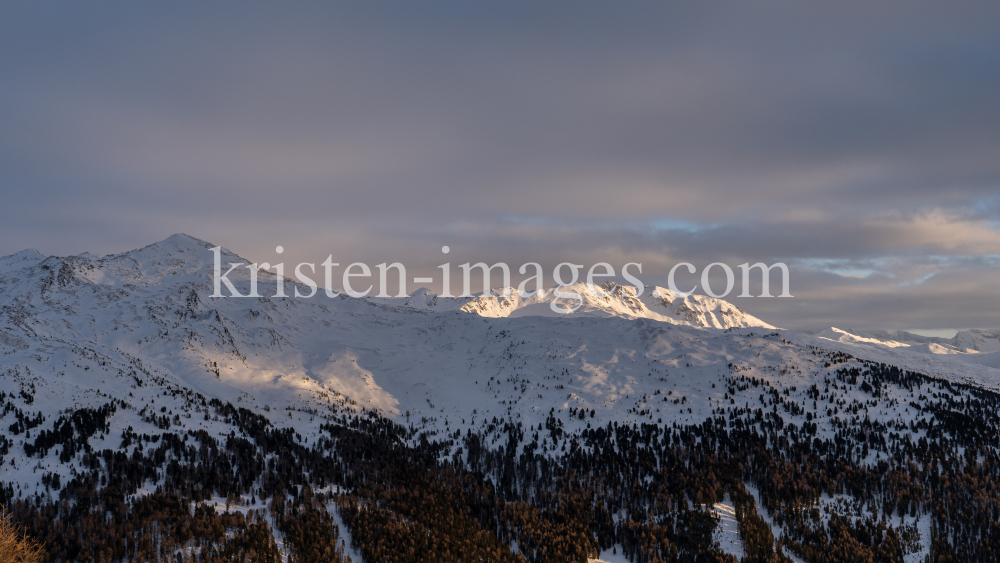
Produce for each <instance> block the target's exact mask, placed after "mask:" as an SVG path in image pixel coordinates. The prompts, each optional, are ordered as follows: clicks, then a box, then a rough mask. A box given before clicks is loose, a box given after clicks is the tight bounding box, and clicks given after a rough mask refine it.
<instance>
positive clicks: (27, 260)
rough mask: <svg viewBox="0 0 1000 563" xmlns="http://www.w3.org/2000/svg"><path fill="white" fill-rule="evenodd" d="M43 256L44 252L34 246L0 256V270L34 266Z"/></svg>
mask: <svg viewBox="0 0 1000 563" xmlns="http://www.w3.org/2000/svg"><path fill="white" fill-rule="evenodd" d="M45 258H46V256H45V255H44V254H42V253H41V252H38V251H37V250H35V249H34V248H28V249H25V250H22V251H20V252H15V253H14V254H11V255H10V256H3V257H0V272H8V271H15V270H20V269H22V268H27V267H29V266H34V265H35V264H38V263H39V262H41V261H42V260H45Z"/></svg>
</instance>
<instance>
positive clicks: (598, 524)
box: [0, 351, 1000, 563]
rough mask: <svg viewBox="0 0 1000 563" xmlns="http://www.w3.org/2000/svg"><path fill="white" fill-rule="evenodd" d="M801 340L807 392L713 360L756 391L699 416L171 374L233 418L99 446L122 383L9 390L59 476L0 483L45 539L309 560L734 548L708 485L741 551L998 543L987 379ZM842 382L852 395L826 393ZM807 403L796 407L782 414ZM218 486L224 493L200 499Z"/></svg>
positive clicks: (968, 553) (134, 556)
mask: <svg viewBox="0 0 1000 563" xmlns="http://www.w3.org/2000/svg"><path fill="white" fill-rule="evenodd" d="M814 353H816V354H819V355H821V356H822V355H826V356H827V357H826V362H825V365H827V366H829V367H830V369H829V373H830V376H828V377H827V378H826V379H825V381H823V383H824V385H822V386H818V385H814V386H813V388H812V389H810V390H809V396H810V397H812V398H814V403H813V404H812V405H809V404H806V406H805V407H803V406H801V405H799V404H797V403H795V402H792V401H789V400H786V398H787V396H788V393H787V391H788V390H787V389H782V388H781V387H780V386H777V385H776V384H775V383H774V382H768V381H765V380H763V379H758V378H757V377H753V376H749V377H748V376H745V375H742V374H741V370H740V369H739V366H734V365H730V366H729V369H730V374H729V375H728V376H727V377H726V380H725V385H726V386H727V390H728V394H729V395H732V396H733V397H735V396H737V395H738V394H739V395H740V396H741V397H745V396H748V395H749V396H757V395H759V400H758V404H759V406H756V405H751V404H750V403H749V402H746V404H745V405H744V406H740V405H738V404H736V401H735V400H731V401H730V404H729V405H726V406H720V407H718V408H717V409H716V411H715V412H714V414H713V415H712V416H711V417H709V418H707V419H705V420H704V421H702V422H701V423H699V424H690V425H683V426H682V425H678V424H676V423H672V424H669V425H668V424H659V423H649V424H646V423H643V424H631V425H627V424H618V423H616V422H609V423H607V424H605V425H603V426H601V425H597V424H596V423H595V424H590V422H588V424H587V426H588V428H587V429H586V430H584V431H582V432H579V433H572V434H571V433H569V432H566V431H564V423H563V421H564V419H565V418H564V417H569V416H573V417H577V418H578V419H583V420H587V421H590V420H594V419H592V414H591V413H588V412H587V411H585V410H579V411H572V412H555V410H554V409H553V412H551V413H550V414H549V416H548V419H547V420H546V422H545V423H544V424H539V425H538V426H526V425H524V424H523V423H519V422H516V421H510V420H504V419H496V418H494V419H492V420H489V421H488V422H486V423H485V424H484V426H483V427H482V428H481V429H480V430H479V431H477V432H473V431H472V430H471V429H467V430H466V431H465V432H464V433H463V432H462V431H460V430H456V431H455V432H454V433H453V434H449V435H443V436H442V435H437V436H433V435H431V434H430V433H426V432H419V431H417V429H416V428H415V427H414V426H409V427H406V426H404V425H401V424H399V423H396V422H393V421H391V420H389V419H387V418H384V417H381V416H379V415H377V414H374V413H370V412H362V411H356V412H350V411H345V412H343V413H342V414H340V415H339V416H334V417H330V418H329V419H328V421H327V422H326V423H324V424H323V425H322V430H323V433H322V437H321V438H319V439H316V440H314V441H313V443H306V441H305V440H303V439H302V437H301V436H299V435H297V433H296V432H295V431H294V429H291V428H278V427H276V426H274V425H273V424H272V423H271V422H270V421H269V420H268V419H267V418H265V417H264V416H262V415H260V414H255V413H253V412H251V411H250V410H247V409H244V408H241V407H236V406H233V405H232V404H230V403H223V402H221V401H219V400H217V399H211V400H208V399H206V398H204V397H202V396H199V395H197V394H193V393H187V394H186V395H185V397H184V398H185V400H187V401H189V402H190V403H191V404H192V405H193V406H197V407H200V408H201V409H202V411H203V412H204V413H205V416H206V417H208V416H211V417H218V418H219V420H222V421H225V422H226V423H228V424H230V425H231V426H232V431H231V432H230V434H229V435H228V436H225V437H213V436H211V435H209V434H208V433H206V432H204V431H180V432H174V431H171V430H172V428H171V427H170V421H169V420H168V419H166V418H164V419H163V420H162V421H161V422H162V425H161V426H160V427H161V428H162V429H163V432H162V433H161V434H157V435H152V436H151V435H148V434H138V433H136V432H134V431H126V432H123V433H122V435H121V436H120V440H121V441H120V445H119V447H118V448H116V449H107V448H105V449H100V450H98V449H97V448H95V447H93V445H92V444H91V439H92V438H93V437H94V436H95V435H96V434H99V433H103V432H106V431H107V425H108V422H107V420H108V418H109V417H110V416H113V415H114V414H115V412H117V411H118V410H120V409H129V408H132V407H131V406H130V405H128V404H127V403H126V402H125V401H121V400H112V401H110V402H108V403H107V404H106V405H105V406H104V407H102V408H99V409H79V410H77V411H76V412H73V413H68V414H65V415H63V416H60V417H59V418H58V419H56V420H55V421H52V422H51V424H42V423H41V422H40V421H39V420H38V419H37V418H36V419H32V418H29V417H27V416H25V415H24V414H23V413H21V412H20V410H18V409H16V408H14V407H13V406H12V405H13V403H12V402H8V401H7V399H8V397H6V396H5V397H4V400H5V404H6V405H7V406H6V407H5V408H6V411H7V412H14V414H15V417H14V419H15V421H14V422H13V425H12V426H13V428H12V430H14V431H16V432H17V433H20V432H25V433H28V435H29V436H30V438H29V439H28V440H26V441H25V444H24V448H25V450H26V452H27V453H29V454H32V455H35V456H43V455H45V453H46V452H48V450H51V449H53V448H58V450H59V452H60V454H59V459H60V460H61V461H62V462H64V463H69V464H71V466H72V474H73V477H72V478H71V479H69V480H66V479H62V480H60V478H59V477H58V475H55V474H52V475H44V476H43V478H42V482H43V483H44V485H45V490H44V491H42V490H39V491H25V490H22V489H20V488H19V487H18V486H16V485H15V484H13V483H10V484H5V485H4V486H3V487H2V489H0V501H2V504H3V505H4V506H6V507H7V508H8V510H9V512H10V513H11V514H12V517H13V519H14V520H16V521H17V522H20V525H21V526H23V531H25V532H26V533H27V534H28V535H29V536H30V537H33V538H36V539H37V540H39V541H40V542H41V543H42V546H43V550H44V551H43V553H44V555H45V557H46V559H47V560H49V561H81V562H112V561H140V560H141V561H169V562H187V561H198V562H201V561H206V562H208V561H279V560H280V559H281V556H280V550H279V545H278V544H277V541H278V540H276V538H279V539H280V541H281V542H282V544H283V548H284V550H285V551H286V552H287V553H288V557H289V560H290V561H295V562H309V563H312V562H321V561H333V562H340V561H347V560H349V555H348V552H349V551H351V549H353V550H354V552H355V553H360V554H361V557H362V558H363V559H364V561H366V562H417V561H428V562H430V561H510V562H516V561H521V562H523V561H531V562H586V561H587V560H588V558H594V557H596V556H597V555H598V553H599V552H600V551H601V550H606V549H609V548H610V549H614V550H615V551H617V550H618V549H621V550H622V552H623V554H624V556H625V557H626V558H627V559H628V560H629V561H632V562H635V563H654V562H688V561H690V562H695V561H698V562H702V561H719V562H723V561H735V560H736V558H735V557H733V556H732V555H727V554H725V553H723V552H722V551H721V550H720V549H719V546H718V544H717V543H716V542H715V541H714V540H713V532H714V530H715V528H716V527H717V526H718V519H717V517H716V515H715V514H714V512H713V511H712V510H710V507H711V506H712V505H713V504H714V503H716V502H719V501H721V500H723V499H724V498H728V499H730V501H731V502H732V504H733V505H734V506H735V508H736V518H737V522H738V529H739V536H740V539H741V540H742V542H743V549H744V556H743V558H742V561H745V562H748V563H749V562H779V561H790V559H789V558H788V555H789V554H791V555H794V556H796V557H798V558H800V559H801V560H804V561H808V562H809V563H834V562H844V563H847V562H851V563H855V562H872V563H875V562H878V563H890V562H901V561H903V558H904V555H905V554H907V553H911V552H915V551H916V550H917V548H918V546H919V545H920V544H921V542H926V544H927V545H929V548H930V549H929V555H928V560H929V561H932V562H952V561H962V562H963V563H970V562H977V563H978V562H983V563H986V562H994V561H997V560H998V557H1000V524H998V520H1000V490H998V488H997V485H996V483H998V482H1000V457H998V449H997V445H998V443H1000V441H998V438H1000V436H998V429H1000V416H998V412H1000V396H998V395H997V394H995V393H993V392H990V391H985V390H982V389H980V388H976V387H969V386H964V385H958V384H955V383H950V382H947V381H943V380H937V379H934V378H930V377H927V376H925V375H922V374H919V373H913V372H910V371H905V370H900V369H898V368H896V367H892V366H887V365H884V364H875V363H871V362H864V361H861V360H857V359H854V358H851V357H849V356H846V355H844V354H831V353H828V352H823V351H816V352H814ZM890 388H892V389H894V390H895V391H896V392H897V393H896V394H897V395H898V392H905V393H907V394H912V395H913V397H914V401H913V402H912V403H911V404H910V405H909V407H908V408H910V409H912V410H913V411H915V412H916V413H917V414H916V415H915V416H914V417H913V418H912V419H911V420H910V422H909V423H908V424H903V423H900V424H892V423H891V422H890V423H889V424H884V423H880V422H872V420H871V418H870V417H869V416H867V415H866V412H867V411H868V410H869V409H875V408H878V405H879V402H880V401H881V400H885V399H884V397H885V395H886V394H887V391H888V390H889V389H890ZM852 389H860V390H862V391H863V392H864V393H865V394H866V395H865V396H866V397H868V398H867V400H866V401H865V402H864V403H862V402H859V401H856V400H855V401H853V402H851V403H847V401H845V400H843V399H839V398H838V397H839V393H840V392H843V391H846V390H852ZM806 403H808V402H806ZM803 409H804V410H805V411H806V422H805V423H804V424H802V425H796V424H795V423H793V422H786V420H785V417H788V418H789V419H791V417H790V416H789V415H799V414H801V411H802V410H803ZM834 409H836V412H837V415H836V416H835V417H834V419H833V420H834V426H835V428H836V434H835V436H834V437H833V438H832V439H830V438H822V439H821V438H820V437H818V435H817V426H816V424H815V423H812V422H809V421H810V420H811V419H812V418H813V413H814V412H817V411H818V410H822V411H823V412H824V413H825V414H833V413H834ZM5 414H6V413H5ZM117 439H118V438H115V440H116V441H117ZM4 448H5V449H4V453H6V452H7V448H9V444H5V445H4ZM449 452H451V455H450V456H449ZM873 460H874V461H873ZM151 484H154V485H155V487H151V486H150V485H151ZM223 498H224V499H225V502H226V508H222V507H221V506H218V505H217V504H212V503H209V502H206V501H209V500H211V499H223ZM823 499H827V501H826V502H821V501H822V500H823ZM830 499H836V503H832V502H831V500H830ZM920 522H925V523H929V527H928V526H924V528H923V529H924V530H925V531H926V530H928V529H929V530H930V537H923V536H922V535H921V533H920V529H921V528H920V526H918V525H917V524H918V523H920ZM924 536H926V533H925V534H924Z"/></svg>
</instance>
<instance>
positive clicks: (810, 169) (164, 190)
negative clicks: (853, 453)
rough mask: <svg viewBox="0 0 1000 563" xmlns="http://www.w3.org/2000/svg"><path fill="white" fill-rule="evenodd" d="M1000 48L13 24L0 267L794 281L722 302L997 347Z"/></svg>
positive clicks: (406, 14)
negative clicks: (629, 268) (450, 268)
mask: <svg viewBox="0 0 1000 563" xmlns="http://www.w3.org/2000/svg"><path fill="white" fill-rule="evenodd" d="M234 14H238V17H234ZM998 19H1000V6H998V5H996V4H995V3H989V2H963V3H960V4H958V5H956V6H952V7H949V8H948V9H944V8H940V7H937V6H933V5H922V6H919V7H914V6H909V7H907V9H905V10H900V9H899V8H898V6H896V5H895V4H892V3H888V2H875V3H872V2H857V3H847V4H838V5H836V6H832V5H808V6H803V5H792V4H785V3H768V4H762V5H754V6H729V7H727V8H726V9H724V10H719V9H714V8H713V7H711V6H707V5H706V6H702V5H698V6H649V5H634V4H626V5H616V6H608V5H604V4H600V3H583V4H580V3H573V4H564V3H552V4H546V5H537V4H531V3H514V4H507V3H504V4H501V3H484V4H478V5H476V6H466V5H462V4H459V3H450V2H440V3H428V4H423V5H421V6H412V5H407V4H402V3H388V4H384V5H379V6H370V5H351V6H325V5H321V4H306V5H295V6H280V7H279V6H269V5H265V4H252V5H245V4H240V5H239V6H238V7H237V6H236V5H229V4H217V5H213V6H209V7H206V6H201V5H198V4H194V3H187V4H185V3H182V4H173V5H171V6H151V5H125V6H116V5H112V4H102V5H97V6H93V5H91V6H68V5H58V4H45V3H32V4H30V5H23V6H15V5H9V6H4V7H0V30H2V33H0V102H2V103H0V130H3V131H4V134H3V135H0V143H2V145H0V146H2V150H0V190H2V191H0V195H3V196H4V200H5V205H4V206H3V207H2V208H0V255H9V254H12V253H15V252H18V251H20V250H22V249H24V248H31V247H35V248H38V249H39V250H40V251H41V252H43V253H46V254H51V255H75V254H80V253H83V252H92V253H95V254H100V255H103V254H109V253H115V252H124V251H127V250H130V249H134V248H137V247H140V246H142V245H144V244H147V243H148V242H149V241H155V240H162V239H164V238H166V237H167V236H168V235H170V234H171V233H174V232H189V233H193V236H196V237H198V238H200V239H204V240H210V241H213V242H215V243H216V244H221V245H223V246H225V247H227V248H230V249H232V250H233V251H234V252H236V253H238V254H240V255H243V256H253V257H254V258H255V259H259V260H262V261H268V262H275V254H274V252H273V250H274V248H275V247H276V246H278V245H281V246H283V247H284V248H286V249H287V252H286V253H285V254H284V258H285V259H286V260H287V261H288V262H290V263H300V262H320V261H321V260H322V259H323V258H325V257H326V256H328V255H330V254H335V255H336V256H337V257H338V258H339V259H340V260H341V262H345V263H351V262H366V263H370V264H375V263H379V262H394V261H402V262H405V263H406V264H407V267H408V269H410V271H411V272H412V273H413V274H415V275H418V276H421V277H424V276H430V275H431V274H433V272H434V269H435V267H436V265H437V264H439V263H440V257H441V253H440V252H439V249H440V248H441V247H442V246H444V245H448V246H450V247H451V249H452V250H453V253H452V255H451V256H452V257H453V261H457V262H464V261H473V262H478V261H482V262H486V263H488V264H493V263H496V262H506V263H510V264H523V263H526V262H530V261H533V262H538V263H540V264H541V265H542V266H543V267H544V269H545V270H546V271H551V270H552V268H553V267H554V266H555V265H556V264H558V263H560V262H573V263H578V264H594V263H597V262H608V263H612V264H614V265H615V267H616V268H617V267H619V266H620V265H621V264H625V263H629V262H637V263H641V264H643V268H644V270H643V275H642V279H643V280H644V281H645V280H649V281H648V282H647V283H650V284H654V285H662V286H665V285H666V284H665V281H666V280H665V278H666V275H667V273H668V271H669V269H670V268H671V267H672V266H673V265H676V264H678V263H682V262H689V263H692V264H693V265H695V266H696V267H697V269H698V270H699V271H701V270H704V269H705V268H706V266H708V265H709V264H712V263H716V262H718V263H723V264H728V265H729V266H730V267H731V268H733V269H735V268H736V267H737V266H738V265H739V264H743V263H748V264H753V263H758V262H762V263H766V264H774V263H777V262H781V263H785V264H787V265H788V267H789V269H790V280H791V294H792V295H794V296H795V298H794V299H788V300H784V299H759V298H742V297H738V296H737V297H731V299H730V301H731V302H733V303H734V304H735V305H736V306H738V307H740V308H742V309H744V310H746V311H747V312H749V313H750V314H752V315H754V316H757V317H759V318H762V319H768V322H771V323H774V324H776V325H778V326H784V327H788V328H793V329H810V328H816V327H823V326H851V327H855V328H857V329H859V330H861V329H864V330H874V329H899V328H902V327H911V328H910V330H911V331H942V330H952V329H955V328H956V327H983V328H991V327H996V326H998V325H997V323H998V320H997V319H1000V283H997V281H998V280H1000V276H998V272H1000V196H998V195H997V194H998V193H1000V190H998V187H1000V101H998V100H1000V79H998V78H997V77H1000V40H998V39H997V37H996V33H995V30H994V29H993V27H994V26H992V25H990V24H991V22H994V21H997V20H998ZM718 274H719V272H717V271H716V272H713V273H712V276H711V277H712V279H716V280H717V279H719V277H718ZM724 281H725V280H724V279H722V280H721V281H720V282H719V283H722V284H723V285H724ZM431 289H432V290H435V288H434V287H431ZM698 292H699V293H703V292H702V291H701V288H699V290H698ZM753 293H754V294H756V293H757V292H756V291H754V292H753Z"/></svg>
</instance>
